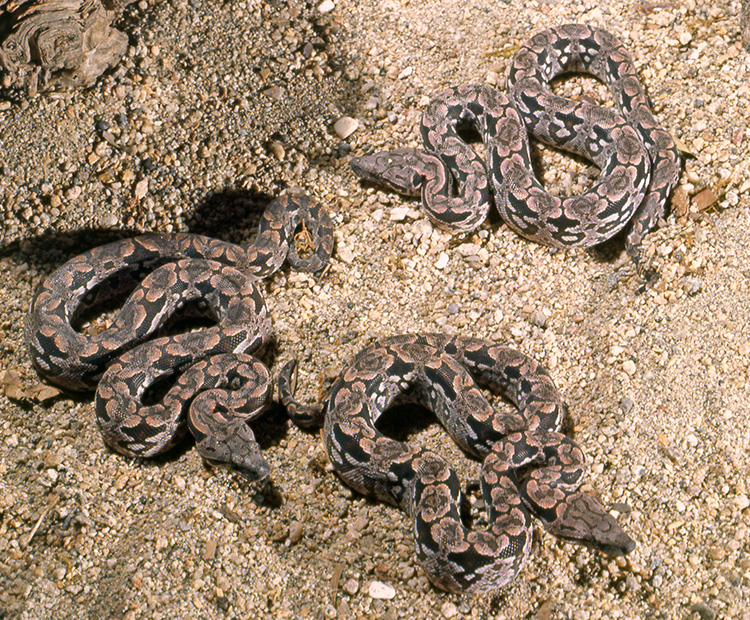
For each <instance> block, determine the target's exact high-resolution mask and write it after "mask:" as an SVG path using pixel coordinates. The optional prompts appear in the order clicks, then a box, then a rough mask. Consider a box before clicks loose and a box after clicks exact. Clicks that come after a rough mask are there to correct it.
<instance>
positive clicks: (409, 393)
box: [278, 334, 635, 593]
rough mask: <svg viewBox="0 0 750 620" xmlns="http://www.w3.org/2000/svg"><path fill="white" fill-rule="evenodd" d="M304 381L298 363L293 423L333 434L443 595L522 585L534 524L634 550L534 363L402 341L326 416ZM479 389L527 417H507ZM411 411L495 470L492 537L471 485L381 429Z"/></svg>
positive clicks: (343, 389) (333, 454)
mask: <svg viewBox="0 0 750 620" xmlns="http://www.w3.org/2000/svg"><path fill="white" fill-rule="evenodd" d="M294 369H295V362H294V361H292V362H289V363H287V364H286V365H285V366H284V367H283V368H282V370H281V372H280V374H279V378H278V391H279V398H280V400H281V402H282V404H283V405H284V406H285V407H286V409H287V412H288V414H289V416H290V417H291V418H292V420H294V421H295V422H296V423H297V424H299V425H300V426H303V427H314V426H318V425H321V424H322V425H323V440H324V443H325V448H326V452H327V453H328V457H329V459H330V461H331V463H332V465H333V467H334V469H335V470H336V471H337V472H338V474H339V475H340V476H341V478H342V479H343V480H344V481H345V482H346V483H347V484H348V485H350V486H351V487H353V488H354V489H356V490H358V491H360V492H361V493H363V494H366V495H369V496H373V497H375V498H377V499H379V500H381V501H384V502H389V503H391V504H395V505H397V506H399V507H400V508H401V509H402V510H404V511H405V512H406V513H407V514H408V515H409V516H410V517H411V518H412V520H413V531H414V538H415V542H416V550H417V559H418V561H419V562H420V564H421V565H422V567H423V568H424V570H425V573H426V574H427V576H428V577H429V579H430V580H431V581H432V582H433V583H434V584H435V585H437V586H438V587H440V588H443V589H445V590H449V591H454V592H472V593H479V592H487V591H491V590H494V589H496V588H499V587H500V586H502V585H504V584H506V583H508V582H509V581H510V580H512V579H513V578H514V577H515V576H516V575H517V574H518V573H519V571H520V570H521V568H522V566H523V563H524V562H525V560H526V559H527V557H528V555H529V553H530V549H531V542H532V521H531V516H530V515H531V514H534V515H536V516H537V517H538V518H539V519H540V520H541V521H542V524H543V525H544V527H545V528H546V529H547V530H548V531H549V532H551V533H553V534H555V535H557V536H561V537H564V538H568V539H572V540H578V541H582V542H585V543H588V544H591V545H593V546H596V547H598V548H600V549H602V550H604V551H606V552H608V553H611V554H624V553H628V552H629V551H631V550H632V549H633V548H634V546H635V543H634V542H633V541H632V540H631V539H630V537H628V535H627V534H625V533H624V532H623V530H622V529H621V528H620V526H619V525H618V523H617V521H616V520H615V519H614V518H613V517H612V516H611V515H610V514H609V513H608V512H607V511H606V510H605V509H604V507H603V506H602V505H601V504H600V503H599V501H598V500H596V499H595V498H594V497H592V496H591V495H588V494H585V493H583V492H581V491H579V490H578V488H579V486H580V484H581V482H582V480H583V474H584V466H583V462H584V457H583V453H582V452H581V450H580V449H579V448H578V446H576V444H575V443H573V441H572V440H570V439H569V438H568V437H566V436H565V435H563V434H561V433H560V432H559V430H560V426H561V424H562V420H563V414H564V405H563V402H562V400H561V397H560V394H559V392H558V391H557V389H556V388H555V386H554V384H553V382H552V379H551V378H550V376H549V374H548V373H547V371H546V370H545V369H544V368H542V366H540V365H539V364H538V363H537V362H536V361H535V360H533V359H531V358H530V357H528V356H526V355H524V354H522V353H519V352H518V351H515V350H513V349H511V348H509V347H506V346H500V345H497V344H495V343H493V342H488V341H483V340H478V339H475V338H468V337H462V336H456V337H451V336H447V335H443V334H431V335H424V336H418V335H404V336H393V337H390V338H385V339H383V340H380V341H378V342H376V343H375V344H373V345H371V346H369V347H366V348H365V349H363V350H362V351H360V352H359V353H358V354H357V355H356V356H355V357H354V359H353V360H352V361H351V363H350V364H349V365H348V366H347V367H346V368H345V369H344V370H343V371H342V372H341V374H340V375H339V377H338V379H337V380H336V381H335V382H334V384H333V386H332V387H331V388H330V390H329V391H328V393H327V395H326V397H325V398H324V400H323V401H322V402H320V403H317V404H314V405H304V404H302V403H299V402H297V401H296V400H295V399H294V378H293V373H294ZM479 385H481V386H483V387H485V388H487V389H489V390H490V391H491V392H493V393H496V394H502V395H503V396H505V397H506V398H508V399H509V400H510V401H511V402H512V403H513V404H514V405H515V406H516V408H517V409H518V412H517V413H502V412H500V411H498V410H496V409H495V408H494V407H493V406H492V405H491V404H490V403H489V402H488V400H487V399H486V398H485V396H484V395H483V393H482V391H481V390H480V389H479ZM405 402H417V403H419V404H421V405H423V406H425V407H427V408H428V409H430V410H431V411H433V412H434V413H435V414H436V416H437V418H438V419H439V421H440V422H441V423H442V425H443V426H444V427H445V428H446V430H447V431H448V433H449V434H450V435H451V437H453V439H454V440H455V441H456V443H457V444H458V445H459V446H460V447H461V448H462V449H463V450H465V451H466V452H467V453H469V454H470V455H472V456H474V457H477V458H480V459H483V463H482V470H481V481H480V482H481V490H482V495H483V498H484V502H485V504H486V507H487V518H488V522H489V525H488V527H487V529H486V530H484V531H477V530H472V529H469V528H467V527H466V526H465V525H464V523H463V521H462V519H461V512H460V510H461V485H460V482H459V479H458V476H457V475H456V473H455V471H454V470H453V469H452V468H451V467H450V465H449V464H448V463H447V462H446V461H445V460H444V459H443V458H441V457H440V456H438V455H437V454H435V453H434V452H432V451H430V450H427V449H424V448H422V447H419V446H417V445H414V444H411V443H404V442H401V441H396V440H394V439H391V438H389V437H386V436H384V435H383V434H381V432H380V431H379V430H378V429H377V428H376V425H377V423H378V419H379V418H380V416H381V415H382V414H383V413H384V412H385V411H386V410H387V409H389V408H390V407H392V406H394V405H396V404H403V403H405Z"/></svg>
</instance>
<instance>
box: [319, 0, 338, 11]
mask: <svg viewBox="0 0 750 620" xmlns="http://www.w3.org/2000/svg"><path fill="white" fill-rule="evenodd" d="M335 8H336V5H335V4H334V3H333V1H332V0H323V2H321V3H320V4H319V5H318V11H319V12H320V13H330V12H331V11H333V9H335Z"/></svg>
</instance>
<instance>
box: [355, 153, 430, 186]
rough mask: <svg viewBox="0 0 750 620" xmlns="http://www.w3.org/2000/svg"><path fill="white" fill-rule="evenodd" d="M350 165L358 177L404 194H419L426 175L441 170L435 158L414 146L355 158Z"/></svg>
mask: <svg viewBox="0 0 750 620" xmlns="http://www.w3.org/2000/svg"><path fill="white" fill-rule="evenodd" d="M350 165H351V167H352V170H353V171H354V174H356V175H357V176H358V177H360V178H361V179H363V180H365V181H370V182H371V183H375V184H376V185H382V186H385V187H388V188H389V189H392V190H393V191H395V192H398V193H399V194H403V195H404V196H420V195H421V193H422V185H423V184H424V182H425V181H426V179H427V177H428V176H429V177H432V176H436V175H438V174H441V173H443V166H442V164H441V162H440V160H439V159H438V158H437V157H435V156H434V155H428V154H427V153H425V152H423V151H420V150H418V149H393V150H392V151H383V152H381V153H375V154H374V155H364V156H363V157H355V158H354V159H352V161H351V163H350Z"/></svg>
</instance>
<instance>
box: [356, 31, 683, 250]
mask: <svg viewBox="0 0 750 620" xmlns="http://www.w3.org/2000/svg"><path fill="white" fill-rule="evenodd" d="M569 72H582V73H589V74H592V75H594V76H596V77H598V78H599V79H601V80H602V81H604V82H605V83H606V84H607V85H608V86H609V88H610V90H611V92H612V94H613V95H614V99H615V102H616V104H617V106H618V107H619V109H620V112H621V113H622V116H620V115H619V114H617V113H616V112H614V111H612V110H608V109H605V108H602V107H599V106H595V105H591V104H589V103H586V102H585V101H578V102H576V101H572V100H570V99H565V98H563V97H560V96H558V95H555V94H554V93H553V92H552V90H551V88H550V83H551V82H552V80H554V79H555V78H556V77H558V76H559V75H561V74H564V73H569ZM623 117H624V118H623ZM467 124H470V125H473V126H474V128H475V129H476V130H477V131H478V132H479V134H480V135H481V137H482V139H483V141H484V145H485V149H486V159H487V161H486V163H485V162H484V161H483V160H482V159H481V158H480V157H479V156H478V155H477V154H476V153H475V152H474V150H473V149H472V148H471V146H470V145H468V144H467V143H465V142H464V141H463V140H462V138H461V135H460V133H459V129H460V128H461V126H462V125H467ZM421 134H422V140H423V142H424V144H425V151H421V150H418V149H396V150H392V151H385V152H382V153H377V154H374V155H366V156H364V157H357V158H355V159H353V160H352V162H351V166H352V169H353V170H354V172H355V173H356V174H357V175H359V176H360V177H362V178H363V179H366V180H369V181H373V182H375V183H379V184H383V185H386V186H388V187H390V188H391V189H393V190H395V191H397V192H400V193H403V194H407V195H414V196H419V195H420V194H421V197H422V203H423V207H424V209H425V211H426V213H427V215H428V216H429V217H430V219H431V220H432V221H433V222H434V223H435V224H436V225H438V226H441V227H443V228H446V229H448V230H451V231H456V232H465V231H470V230H473V229H474V228H476V227H477V226H479V224H481V222H482V221H484V219H485V217H486V216H487V214H488V212H489V209H490V204H491V201H492V199H494V203H495V206H496V207H497V209H498V211H499V212H500V215H501V217H502V219H503V220H504V221H505V223H506V224H507V225H508V226H509V227H510V228H511V229H513V230H514V231H516V232H517V233H518V234H519V235H521V236H523V237H526V238H527V239H531V240H533V241H537V242H539V243H542V244H545V245H549V246H553V247H583V248H585V247H590V246H593V245H596V244H598V243H601V242H603V241H605V240H607V239H609V238H610V237H612V236H613V235H615V234H616V233H617V232H618V231H620V230H621V229H623V228H624V227H625V226H628V231H627V237H626V249H627V251H628V254H629V255H630V256H631V257H632V258H633V260H634V261H635V262H636V263H637V262H638V258H639V246H640V244H641V242H642V240H643V238H644V236H645V235H646V233H647V232H648V231H649V230H650V229H651V228H653V227H654V226H655V225H656V224H657V223H658V220H659V219H660V218H661V217H663V216H664V212H665V204H666V201H667V199H668V198H669V194H670V192H671V191H672V189H673V187H674V186H675V184H676V183H677V180H678V178H679V175H680V155H679V152H678V151H677V147H676V146H675V143H674V141H673V140H672V138H671V137H670V135H669V134H668V133H667V132H666V131H665V130H664V129H662V128H661V127H660V126H659V124H658V122H657V121H656V119H655V118H654V116H653V114H652V112H651V108H650V105H649V101H648V98H647V96H646V93H645V92H644V89H643V86H642V84H641V82H640V80H639V79H638V75H637V73H636V70H635V67H634V65H633V62H632V60H631V59H630V55H629V54H628V52H627V50H626V49H625V47H624V46H623V44H622V43H621V42H620V41H619V40H618V39H616V38H615V37H614V36H612V35H611V34H609V33H608V32H606V31H604V30H601V29H600V28H593V27H589V26H584V25H580V24H568V25H565V26H560V27H557V28H551V29H549V30H545V31H544V32H541V33H539V34H537V35H535V36H534V37H532V38H531V39H530V40H529V41H528V42H527V43H525V44H524V45H522V46H521V48H520V49H519V50H518V52H517V53H516V55H515V57H514V58H513V61H512V63H511V66H510V71H509V74H508V96H507V97H506V96H505V95H504V94H502V93H501V92H499V91H497V90H495V89H493V88H491V87H489V86H478V85H467V86H458V87H455V88H449V89H448V90H446V91H443V92H442V93H440V94H439V95H438V96H437V97H435V99H434V100H433V101H432V102H431V103H430V104H429V105H428V106H427V108H426V109H425V111H424V114H423V116H422V125H421ZM528 134H531V135H532V136H534V137H535V138H537V139H539V140H540V141H542V142H544V143H546V144H549V145H551V146H553V147H556V148H560V149H563V150H566V151H570V152H572V153H575V154H577V155H580V156H582V157H584V158H586V159H588V160H590V161H592V162H593V163H594V164H596V166H597V167H598V168H599V169H600V176H599V179H598V180H597V181H596V183H595V184H594V185H593V187H591V188H590V189H589V190H588V191H586V192H585V193H583V194H581V195H578V196H570V197H565V198H562V197H560V196H556V195H554V194H552V193H550V192H548V191H546V190H545V189H544V187H543V186H542V184H541V183H540V182H539V181H538V180H537V178H536V177H535V176H534V172H533V169H532V162H531V154H530V151H529V137H528Z"/></svg>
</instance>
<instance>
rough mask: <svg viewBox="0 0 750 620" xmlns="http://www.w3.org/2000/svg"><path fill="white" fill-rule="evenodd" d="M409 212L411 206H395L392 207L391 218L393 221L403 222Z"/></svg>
mask: <svg viewBox="0 0 750 620" xmlns="http://www.w3.org/2000/svg"><path fill="white" fill-rule="evenodd" d="M408 213H409V207H394V208H393V209H391V214H390V220H391V221H392V222H403V221H404V220H405V219H406V215H407V214H408Z"/></svg>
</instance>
